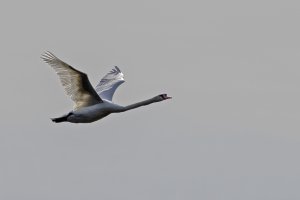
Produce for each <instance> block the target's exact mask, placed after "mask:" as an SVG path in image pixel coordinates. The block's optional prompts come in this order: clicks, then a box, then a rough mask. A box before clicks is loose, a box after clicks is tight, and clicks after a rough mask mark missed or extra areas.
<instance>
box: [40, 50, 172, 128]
mask: <svg viewBox="0 0 300 200" xmlns="http://www.w3.org/2000/svg"><path fill="white" fill-rule="evenodd" d="M41 58H42V59H43V60H44V61H45V62H46V63H48V64H49V65H50V66H51V67H52V68H53V69H54V70H55V72H56V73H57V74H58V76H59V78H60V81H61V83H62V85H63V87H64V89H65V91H66V93H67V95H69V96H70V97H71V99H72V100H73V101H74V103H75V105H74V108H73V110H72V111H71V112H69V113H68V114H66V115H64V116H62V117H58V118H53V119H52V121H53V122H56V123H58V122H72V123H90V122H94V121H97V120H99V119H101V118H103V117H106V116H107V115H109V114H111V113H119V112H124V111H127V110H131V109H134V108H138V107H140V106H145V105H148V104H151V103H155V102H159V101H163V100H167V99H171V97H168V96H167V94H160V95H157V96H155V97H153V98H151V99H148V100H145V101H141V102H138V103H135V104H132V105H129V106H120V105H117V104H114V103H113V102H112V97H113V94H114V92H115V90H116V89H117V88H118V87H119V86H120V85H121V84H122V83H124V78H123V76H124V75H123V73H122V72H121V70H120V69H119V68H118V67H115V68H114V69H112V70H111V71H110V72H109V73H108V74H106V75H105V76H104V77H103V78H102V79H101V81H100V82H99V84H98V85H97V86H96V88H95V89H94V88H93V86H92V85H91V83H90V81H89V79H88V77H87V75H86V74H85V73H83V72H80V71H78V70H77V69H75V68H73V67H71V66H70V65H68V64H67V63H65V62H63V61H62V60H60V59H59V58H57V57H56V56H55V55H53V54H52V53H51V52H45V53H44V54H43V55H42V56H41Z"/></svg>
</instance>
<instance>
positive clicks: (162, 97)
mask: <svg viewBox="0 0 300 200" xmlns="http://www.w3.org/2000/svg"><path fill="white" fill-rule="evenodd" d="M167 99H172V97H168V95H167V94H160V95H157V96H156V97H154V100H155V101H156V102H158V101H163V100H167Z"/></svg>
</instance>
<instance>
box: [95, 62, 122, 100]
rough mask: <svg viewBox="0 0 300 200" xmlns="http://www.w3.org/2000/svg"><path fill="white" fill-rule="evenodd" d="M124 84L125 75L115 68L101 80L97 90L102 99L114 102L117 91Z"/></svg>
mask: <svg viewBox="0 0 300 200" xmlns="http://www.w3.org/2000/svg"><path fill="white" fill-rule="evenodd" d="M124 82H125V80H124V74H123V73H122V72H121V70H120V69H119V68H118V67H117V66H115V68H114V69H112V70H111V71H110V72H108V73H107V74H106V75H105V76H104V77H103V78H102V79H101V80H100V82H99V83H98V85H97V86H96V88H95V90H96V92H97V93H98V95H99V96H100V97H101V98H102V99H106V100H108V101H112V98H113V95H114V93H115V91H116V89H117V88H118V87H119V86H120V85H121V84H122V83H124Z"/></svg>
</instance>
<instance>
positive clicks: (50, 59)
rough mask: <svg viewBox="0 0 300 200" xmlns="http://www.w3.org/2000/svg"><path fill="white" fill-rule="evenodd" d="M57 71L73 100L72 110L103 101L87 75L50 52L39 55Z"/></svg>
mask: <svg viewBox="0 0 300 200" xmlns="http://www.w3.org/2000/svg"><path fill="white" fill-rule="evenodd" d="M41 58H42V59H43V60H44V61H45V62H46V63H48V64H49V65H50V66H51V67H52V68H53V69H54V70H55V72H56V73H57V75H58V76H59V79H60V81H61V83H62V85H63V87H64V89H65V91H66V93H67V95H69V96H70V98H71V99H72V100H73V101H74V103H75V105H74V108H73V109H74V110H78V109H79V108H82V107H87V106H92V105H95V104H98V103H101V102H103V101H102V99H101V98H100V97H99V96H98V94H97V93H96V91H95V90H94V88H93V86H92V85H91V83H90V81H89V79H88V77H87V75H86V74H85V73H83V72H81V71H78V70H77V69H75V68H73V67H71V66H70V65H68V64H67V63H65V62H63V61H61V60H60V59H59V58H57V57H56V56H55V55H54V54H52V53H51V52H45V53H44V54H43V55H42V57H41Z"/></svg>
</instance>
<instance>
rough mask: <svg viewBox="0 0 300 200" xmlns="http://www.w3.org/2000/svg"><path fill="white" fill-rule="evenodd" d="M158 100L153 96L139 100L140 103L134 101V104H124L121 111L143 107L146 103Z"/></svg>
mask: <svg viewBox="0 0 300 200" xmlns="http://www.w3.org/2000/svg"><path fill="white" fill-rule="evenodd" d="M155 102H157V101H156V100H155V99H154V98H151V99H148V100H145V101H141V102H138V103H134V104H131V105H128V106H124V107H123V108H122V109H121V110H120V112H125V111H127V110H131V109H135V108H138V107H141V106H146V105H149V104H151V103H155Z"/></svg>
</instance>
